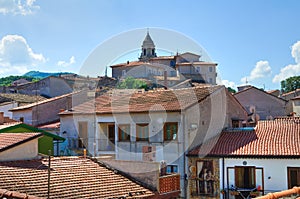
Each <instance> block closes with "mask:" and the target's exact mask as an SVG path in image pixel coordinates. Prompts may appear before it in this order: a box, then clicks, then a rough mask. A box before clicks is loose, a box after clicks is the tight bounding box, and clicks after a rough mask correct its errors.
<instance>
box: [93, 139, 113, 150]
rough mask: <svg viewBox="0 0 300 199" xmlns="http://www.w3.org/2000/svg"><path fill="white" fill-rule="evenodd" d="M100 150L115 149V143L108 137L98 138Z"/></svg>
mask: <svg viewBox="0 0 300 199" xmlns="http://www.w3.org/2000/svg"><path fill="white" fill-rule="evenodd" d="M97 143H98V151H110V152H113V151H115V145H114V144H113V143H112V142H110V141H109V140H107V139H97Z"/></svg>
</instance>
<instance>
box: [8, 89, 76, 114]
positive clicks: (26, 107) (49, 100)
mask: <svg viewBox="0 0 300 199" xmlns="http://www.w3.org/2000/svg"><path fill="white" fill-rule="evenodd" d="M75 93H78V92H74V93H67V94H64V95H60V96H57V97H53V98H49V99H45V100H41V101H38V102H34V103H31V104H27V105H24V106H19V107H16V108H13V109H11V110H10V111H18V110H23V109H29V108H32V107H35V106H38V105H41V104H46V103H48V102H53V101H56V100H59V99H62V98H65V97H69V96H72V95H73V94H75Z"/></svg>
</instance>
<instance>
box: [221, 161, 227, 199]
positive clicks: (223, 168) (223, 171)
mask: <svg viewBox="0 0 300 199" xmlns="http://www.w3.org/2000/svg"><path fill="white" fill-rule="evenodd" d="M222 189H223V190H225V159H224V157H223V158H222ZM225 194H226V195H227V192H226V193H225ZM225 194H223V199H225V198H226V196H225Z"/></svg>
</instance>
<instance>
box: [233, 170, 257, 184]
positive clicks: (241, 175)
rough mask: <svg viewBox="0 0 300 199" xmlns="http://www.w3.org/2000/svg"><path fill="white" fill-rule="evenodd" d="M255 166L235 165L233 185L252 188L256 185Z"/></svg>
mask: <svg viewBox="0 0 300 199" xmlns="http://www.w3.org/2000/svg"><path fill="white" fill-rule="evenodd" d="M255 182H256V180H255V167H235V186H236V187H237V188H245V189H252V188H255V187H256V183H255Z"/></svg>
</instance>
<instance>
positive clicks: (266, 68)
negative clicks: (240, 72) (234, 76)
mask: <svg viewBox="0 0 300 199" xmlns="http://www.w3.org/2000/svg"><path fill="white" fill-rule="evenodd" d="M271 73H272V70H271V66H270V65H269V62H268V61H258V62H257V63H256V65H255V67H254V68H253V70H252V71H251V73H250V76H246V77H243V78H242V79H241V82H244V83H245V82H246V81H254V80H257V79H262V78H264V77H267V76H269V75H270V74H271Z"/></svg>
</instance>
